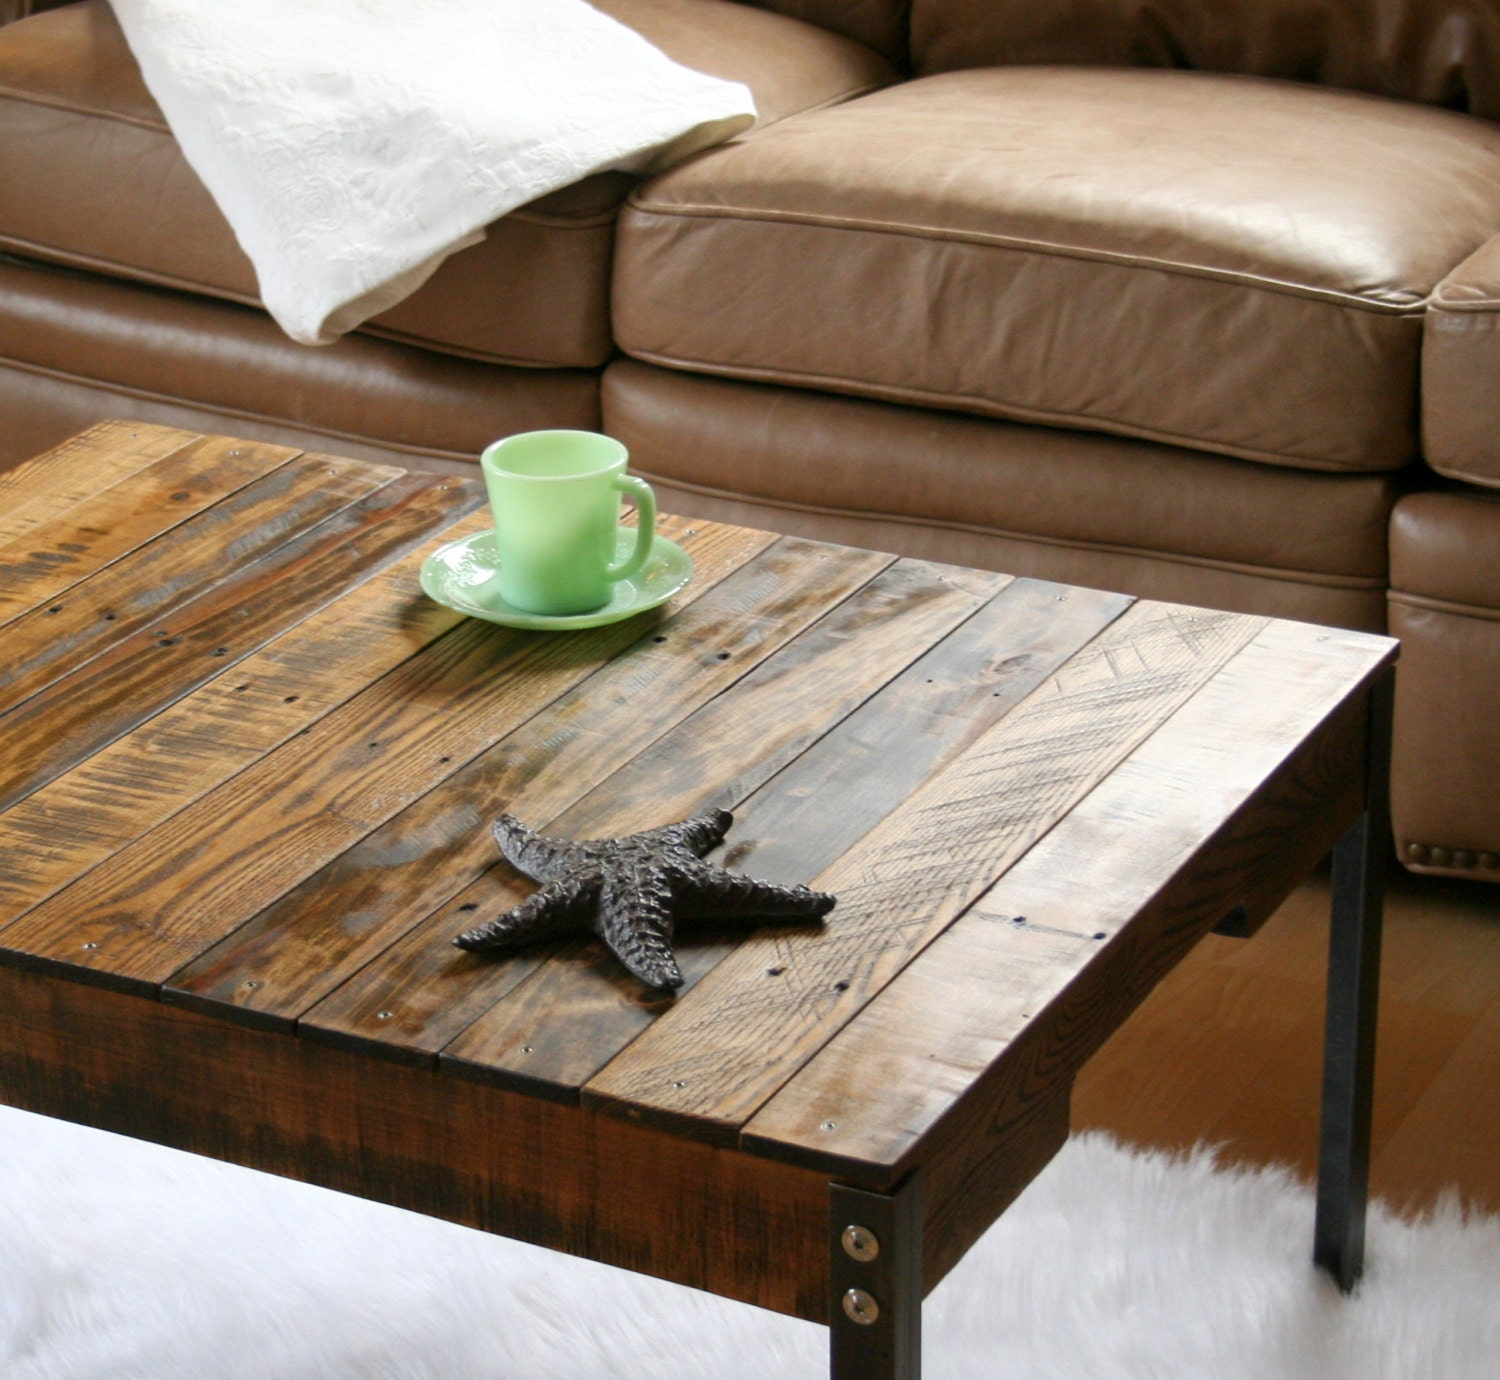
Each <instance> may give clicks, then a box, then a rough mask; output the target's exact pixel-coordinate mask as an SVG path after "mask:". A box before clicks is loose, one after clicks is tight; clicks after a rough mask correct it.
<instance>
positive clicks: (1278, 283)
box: [629, 194, 1431, 317]
mask: <svg viewBox="0 0 1500 1380" xmlns="http://www.w3.org/2000/svg"><path fill="white" fill-rule="evenodd" d="M629 205H630V207H631V209H632V210H636V211H642V212H645V213H647V214H649V215H657V216H662V217H673V216H675V217H679V218H681V219H684V220H691V219H698V220H742V221H765V222H769V223H775V224H788V225H807V226H811V227H813V228H815V229H820V230H840V231H845V232H847V233H850V234H868V235H898V236H901V237H902V238H906V239H925V240H933V241H942V242H946V243H955V244H969V245H973V246H974V247H975V248H979V249H995V250H1000V251H1002V252H1008V253H1015V254H1034V255H1040V256H1044V257H1052V258H1059V259H1081V260H1085V261H1088V262H1095V263H1108V264H1114V265H1117V266H1119V267H1124V268H1142V269H1148V270H1150V271H1153V272H1158V273H1165V274H1170V275H1172V276H1176V277H1183V278H1206V279H1209V280H1211V281H1213V282H1222V283H1233V284H1235V285H1236V286H1239V287H1244V288H1248V289H1250V290H1251V291H1255V292H1266V293H1273V294H1276V295H1278V296H1283V297H1301V298H1306V299H1310V300H1312V301H1317V302H1326V303H1328V304H1329V305H1331V306H1337V307H1343V308H1348V309H1352V310H1355V311H1368V312H1372V313H1375V314H1377V315H1382V316H1396V317H1401V316H1421V315H1422V314H1423V313H1424V312H1425V311H1426V310H1427V307H1428V303H1429V302H1430V300H1431V294H1428V295H1426V296H1418V295H1417V294H1415V293H1413V294H1411V295H1410V296H1409V297H1407V298H1406V299H1405V300H1402V301H1400V302H1382V301H1379V300H1378V299H1375V298H1370V297H1363V296H1360V295H1358V294H1356V293H1346V292H1340V291H1338V290H1337V289H1335V288H1317V287H1310V286H1308V285H1306V284H1303V283H1289V282H1285V281H1283V280H1282V279H1279V278H1266V277H1263V276H1261V275H1258V274H1254V273H1241V272H1237V271H1235V270H1233V269H1222V268H1211V267H1209V266H1207V265H1204V264H1190V263H1181V262H1178V261H1176V260H1172V259H1157V258H1152V257H1151V256H1149V255H1145V254H1124V253H1120V252H1118V251H1115V250H1108V249H1088V248H1085V247H1083V246H1081V245H1061V244H1053V243H1050V242H1049V241H1046V240H1029V239H1024V238H1022V237H1020V236H1006V235H996V234H986V233H984V232H983V231H977V230H948V229H945V228H943V227H942V226H931V225H915V224H903V223H901V222H897V221H855V220H849V219H845V218H841V217H835V216H819V215H815V214H813V213H811V212H802V211H769V210H754V211H752V210H748V209H745V208H739V207H717V206H704V205H699V204H696V203H686V204H680V205H667V204H665V203H661V202H651V201H648V200H646V199H644V198H638V197H637V196H635V195H634V194H632V196H631V198H630V201H629Z"/></svg>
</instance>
